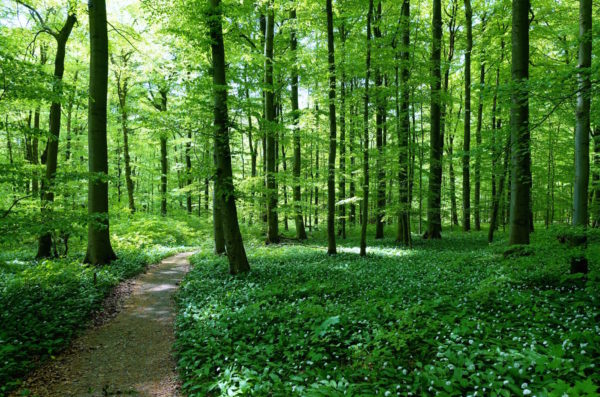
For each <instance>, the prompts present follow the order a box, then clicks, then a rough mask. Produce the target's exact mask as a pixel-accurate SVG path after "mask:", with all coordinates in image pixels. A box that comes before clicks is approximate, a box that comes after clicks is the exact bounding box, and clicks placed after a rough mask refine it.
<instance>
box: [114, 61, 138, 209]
mask: <svg viewBox="0 0 600 397" xmlns="http://www.w3.org/2000/svg"><path fill="white" fill-rule="evenodd" d="M115 77H116V80H117V94H118V97H119V106H120V108H121V128H122V130H123V157H124V162H125V185H126V187H127V202H128V204H129V211H131V213H132V214H133V213H135V200H134V197H133V179H132V178H131V155H130V153H129V127H128V124H129V114H128V112H127V95H128V94H129V78H128V77H125V78H124V79H123V80H121V75H120V74H118V73H117V72H115Z"/></svg>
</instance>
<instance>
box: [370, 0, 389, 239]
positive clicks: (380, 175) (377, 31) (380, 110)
mask: <svg viewBox="0 0 600 397" xmlns="http://www.w3.org/2000/svg"><path fill="white" fill-rule="evenodd" d="M375 20H376V23H375V26H374V28H373V35H374V37H375V40H376V41H375V42H376V47H377V50H378V51H379V52H381V51H382V49H383V44H382V43H381V41H382V34H381V1H379V2H378V3H377V10H376V14H375ZM379 58H381V56H379ZM381 69H382V65H381V61H380V60H379V62H378V64H376V67H375V103H376V115H375V120H376V124H377V126H376V133H375V142H376V146H377V167H376V168H377V211H376V217H375V239H382V238H383V227H384V223H383V218H384V216H385V169H384V162H385V159H384V157H383V156H384V149H383V141H384V135H383V134H384V132H383V130H384V120H385V112H386V98H385V95H384V88H383V73H382V72H381Z"/></svg>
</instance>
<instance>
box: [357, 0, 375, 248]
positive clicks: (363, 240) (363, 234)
mask: <svg viewBox="0 0 600 397" xmlns="http://www.w3.org/2000/svg"><path fill="white" fill-rule="evenodd" d="M372 18H373V0H369V11H368V13H367V61H366V64H367V66H366V69H365V70H366V77H365V95H364V101H365V102H364V112H363V128H364V135H363V145H364V147H363V202H362V204H361V205H362V224H361V229H360V256H366V255H367V224H368V223H369V80H370V79H371V19H372Z"/></svg>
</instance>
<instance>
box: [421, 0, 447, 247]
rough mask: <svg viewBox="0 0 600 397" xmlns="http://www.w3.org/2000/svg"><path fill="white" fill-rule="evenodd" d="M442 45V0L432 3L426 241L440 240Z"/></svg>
mask: <svg viewBox="0 0 600 397" xmlns="http://www.w3.org/2000/svg"><path fill="white" fill-rule="evenodd" d="M441 44H442V5H441V0H433V20H432V51H431V66H432V68H431V110H430V112H431V133H430V146H431V151H430V156H429V192H428V195H427V222H428V225H427V232H426V233H425V237H426V238H429V239H438V238H441V237H442V234H441V233H442V214H441V200H442V153H443V150H444V137H443V136H442V135H441V130H440V128H441V125H440V124H441V123H440V122H441V120H440V103H441V98H440V89H441V77H442V76H441V68H440V64H441Z"/></svg>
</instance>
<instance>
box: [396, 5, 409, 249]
mask: <svg viewBox="0 0 600 397" xmlns="http://www.w3.org/2000/svg"><path fill="white" fill-rule="evenodd" d="M399 24H400V31H401V35H402V43H401V47H400V59H399V60H400V68H401V84H402V96H401V98H396V117H397V126H396V128H397V129H398V154H399V157H398V161H399V163H400V164H399V165H400V168H399V170H400V171H399V174H398V189H399V191H398V197H399V201H400V214H399V217H398V237H397V240H398V242H400V243H401V244H403V245H405V246H410V245H411V236H410V195H409V183H410V181H409V174H408V173H409V169H408V166H409V163H408V162H409V150H408V149H409V148H408V138H409V134H410V117H409V105H410V103H409V102H410V87H409V80H410V64H409V61H410V0H403V1H402V10H401V16H400V21H399ZM397 86H398V65H397V64H396V87H397ZM397 90H398V89H397V88H396V96H398V93H397ZM399 102H400V105H399V106H398V103H399Z"/></svg>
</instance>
